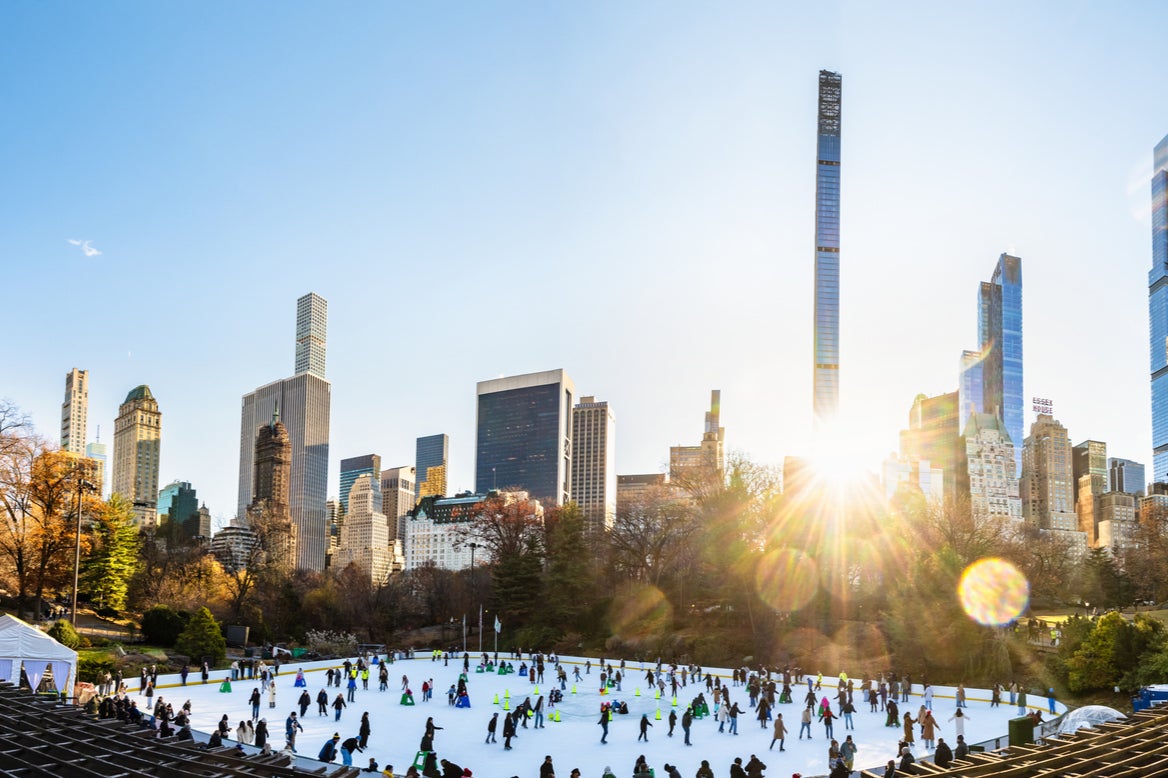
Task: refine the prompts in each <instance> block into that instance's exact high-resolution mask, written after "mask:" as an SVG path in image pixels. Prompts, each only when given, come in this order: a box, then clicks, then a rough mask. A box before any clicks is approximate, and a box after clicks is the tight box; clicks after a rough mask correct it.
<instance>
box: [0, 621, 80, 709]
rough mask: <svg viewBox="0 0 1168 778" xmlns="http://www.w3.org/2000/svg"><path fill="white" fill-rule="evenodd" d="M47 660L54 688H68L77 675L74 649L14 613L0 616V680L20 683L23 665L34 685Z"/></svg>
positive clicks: (35, 686) (39, 681)
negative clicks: (50, 667) (51, 668)
mask: <svg viewBox="0 0 1168 778" xmlns="http://www.w3.org/2000/svg"><path fill="white" fill-rule="evenodd" d="M50 664H51V665H52V666H53V683H54V685H55V686H56V687H57V691H58V692H63V691H65V690H66V689H68V688H70V687H69V684H70V682H71V681H73V680H76V675H77V652H76V651H74V650H73V649H71V648H69V647H67V646H63V645H61V644H60V643H58V642H57V641H56V640H54V639H53V638H51V637H49V636H48V635H46V634H45V633H44V632H41V631H40V630H39V629H37V628H36V627H34V626H32V625H31V624H29V623H27V622H24V621H21V620H20V619H18V618H16V617H15V616H7V615H5V616H0V681H11V682H12V683H14V684H18V683H20V670H21V667H22V666H23V667H24V672H25V674H26V675H27V676H28V681H29V684H30V685H31V686H32V688H33V689H36V688H37V687H38V686H40V683H41V678H43V677H44V675H45V670H46V669H48V666H49V665H50Z"/></svg>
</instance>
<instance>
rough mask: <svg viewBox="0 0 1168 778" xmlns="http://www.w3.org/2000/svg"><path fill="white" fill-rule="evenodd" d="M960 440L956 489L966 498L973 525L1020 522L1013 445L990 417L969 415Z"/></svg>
mask: <svg viewBox="0 0 1168 778" xmlns="http://www.w3.org/2000/svg"><path fill="white" fill-rule="evenodd" d="M965 421H966V425H965V431H964V432H963V433H962V436H961V450H960V455H961V456H960V461H959V463H958V467H957V470H958V474H957V488H958V492H959V493H960V494H964V495H968V497H969V508H970V512H971V514H972V515H973V518H974V519H975V520H977V521H984V520H986V519H1003V520H1009V521H1021V520H1022V500H1021V498H1020V497H1019V486H1018V479H1017V477H1015V475H1014V443H1013V441H1011V440H1010V436H1009V435H1008V434H1006V427H1005V424H1004V423H1003V422H1002V420H1001V419H999V418H998V417H997V416H995V415H993V414H992V413H973V414H970V416H969V417H968V418H967V419H966V420H965Z"/></svg>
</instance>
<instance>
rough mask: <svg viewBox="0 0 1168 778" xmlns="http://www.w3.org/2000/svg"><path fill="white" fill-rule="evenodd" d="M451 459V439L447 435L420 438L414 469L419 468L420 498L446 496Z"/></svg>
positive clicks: (416, 449)
mask: <svg viewBox="0 0 1168 778" xmlns="http://www.w3.org/2000/svg"><path fill="white" fill-rule="evenodd" d="M449 458H450V438H449V437H448V436H447V435H426V436H425V437H421V438H418V440H417V445H416V446H415V449H414V467H415V468H417V479H418V489H417V496H418V497H419V498H422V497H445V496H446V473H447V471H448V470H449V467H448V465H449V462H448V460H449Z"/></svg>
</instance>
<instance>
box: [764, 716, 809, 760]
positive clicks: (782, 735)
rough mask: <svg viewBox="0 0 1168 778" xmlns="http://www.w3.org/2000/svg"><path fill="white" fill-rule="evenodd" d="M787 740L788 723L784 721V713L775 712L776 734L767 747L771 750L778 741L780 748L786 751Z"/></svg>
mask: <svg viewBox="0 0 1168 778" xmlns="http://www.w3.org/2000/svg"><path fill="white" fill-rule="evenodd" d="M808 725H809V726H810V722H809V723H808ZM786 740H787V725H786V724H784V723H783V714H781V713H776V714H775V736H774V737H773V738H771V744H770V745H769V746H768V747H767V750H768V751H769V750H770V749H772V748H774V747H775V741H778V743H779V750H780V751H786V750H787V749H786V747H785V744H786Z"/></svg>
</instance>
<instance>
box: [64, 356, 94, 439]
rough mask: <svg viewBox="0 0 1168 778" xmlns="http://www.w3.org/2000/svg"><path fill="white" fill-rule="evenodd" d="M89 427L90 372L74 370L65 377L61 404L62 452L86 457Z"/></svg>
mask: <svg viewBox="0 0 1168 778" xmlns="http://www.w3.org/2000/svg"><path fill="white" fill-rule="evenodd" d="M88 426H89V371H88V370H78V369H77V368H73V369H72V370H70V371H69V372H68V373H67V374H66V375H65V402H63V403H61V450H62V451H68V452H70V453H73V454H80V455H82V456H85V438H86V434H87V428H88Z"/></svg>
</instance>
